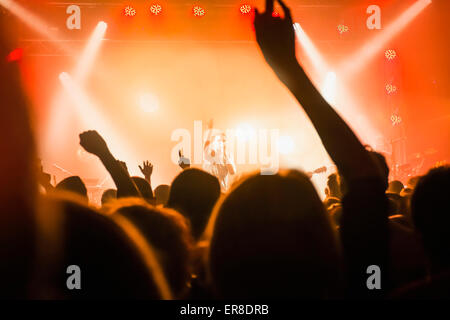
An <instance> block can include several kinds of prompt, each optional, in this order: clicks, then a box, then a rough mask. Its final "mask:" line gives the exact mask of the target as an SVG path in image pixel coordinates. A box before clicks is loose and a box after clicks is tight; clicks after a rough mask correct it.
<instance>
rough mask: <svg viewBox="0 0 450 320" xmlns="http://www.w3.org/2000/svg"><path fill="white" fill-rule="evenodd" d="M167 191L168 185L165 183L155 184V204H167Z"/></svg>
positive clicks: (168, 189) (168, 190)
mask: <svg viewBox="0 0 450 320" xmlns="http://www.w3.org/2000/svg"><path fill="white" fill-rule="evenodd" d="M169 192H170V186H168V185H167V184H161V185H159V186H157V187H156V189H155V201H156V202H155V204H156V205H160V204H161V205H163V206H165V205H166V204H167V201H168V200H169Z"/></svg>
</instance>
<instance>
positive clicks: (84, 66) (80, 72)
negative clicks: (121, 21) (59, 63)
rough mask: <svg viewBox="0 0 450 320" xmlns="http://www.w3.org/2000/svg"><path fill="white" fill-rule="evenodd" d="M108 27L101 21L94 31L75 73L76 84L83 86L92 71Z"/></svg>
mask: <svg viewBox="0 0 450 320" xmlns="http://www.w3.org/2000/svg"><path fill="white" fill-rule="evenodd" d="M107 28H108V25H107V24H106V22H103V21H100V22H99V23H98V24H97V26H96V27H95V29H94V32H93V33H92V35H91V37H90V38H89V41H88V43H87V45H86V47H85V48H84V50H83V53H82V54H81V56H80V58H79V60H78V63H77V66H76V68H75V70H74V72H73V77H74V80H75V81H76V82H78V83H79V84H82V83H83V82H84V80H85V78H86V77H87V75H88V73H89V71H90V70H91V69H92V65H93V64H94V61H95V58H96V56H97V53H98V51H99V49H100V45H101V43H102V40H103V37H104V35H105V33H106V29H107Z"/></svg>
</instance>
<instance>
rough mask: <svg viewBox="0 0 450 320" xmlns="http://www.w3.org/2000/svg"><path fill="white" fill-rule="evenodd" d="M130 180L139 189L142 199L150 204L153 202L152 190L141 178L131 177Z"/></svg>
mask: <svg viewBox="0 0 450 320" xmlns="http://www.w3.org/2000/svg"><path fill="white" fill-rule="evenodd" d="M131 179H133V182H134V184H135V185H136V187H137V188H138V189H139V192H140V193H141V195H142V197H143V198H144V199H145V200H147V201H148V202H152V201H153V200H154V197H153V190H152V187H151V186H150V184H149V183H148V181H147V180H145V179H144V178H141V177H131Z"/></svg>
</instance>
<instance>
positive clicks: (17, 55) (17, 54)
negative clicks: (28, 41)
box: [6, 48, 23, 62]
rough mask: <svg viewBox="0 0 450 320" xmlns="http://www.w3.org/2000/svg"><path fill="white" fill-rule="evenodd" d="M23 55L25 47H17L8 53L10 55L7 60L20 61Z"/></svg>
mask: <svg viewBox="0 0 450 320" xmlns="http://www.w3.org/2000/svg"><path fill="white" fill-rule="evenodd" d="M22 57H23V49H22V48H17V49H14V50H13V51H11V52H10V53H9V54H8V57H7V58H6V60H7V61H8V62H14V61H20V60H22Z"/></svg>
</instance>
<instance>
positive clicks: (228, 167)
mask: <svg viewBox="0 0 450 320" xmlns="http://www.w3.org/2000/svg"><path fill="white" fill-rule="evenodd" d="M212 131H213V120H210V122H209V125H208V138H207V139H206V142H205V146H204V160H203V170H205V171H207V172H209V173H211V174H212V175H214V176H216V177H217V179H219V182H220V188H221V190H222V192H226V191H227V190H228V187H229V176H230V175H234V174H235V173H236V167H235V165H234V163H233V160H232V158H231V157H230V156H229V155H228V153H227V148H226V144H227V141H226V135H225V134H224V133H220V134H215V135H213V134H212Z"/></svg>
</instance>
